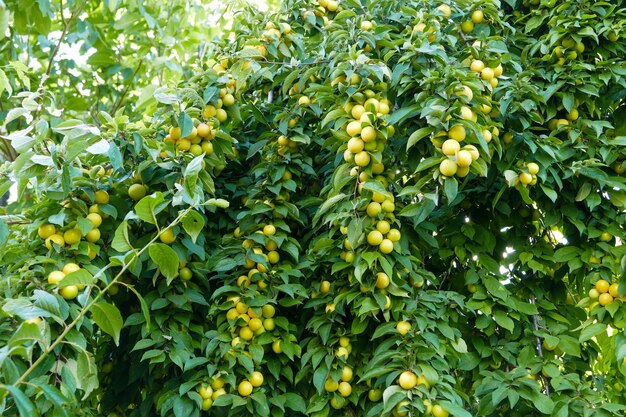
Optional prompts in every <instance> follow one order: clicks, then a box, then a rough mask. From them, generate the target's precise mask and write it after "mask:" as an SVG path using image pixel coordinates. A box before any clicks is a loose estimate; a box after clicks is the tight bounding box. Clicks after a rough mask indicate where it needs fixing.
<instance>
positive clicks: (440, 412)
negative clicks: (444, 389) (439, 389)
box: [431, 404, 450, 417]
mask: <svg viewBox="0 0 626 417" xmlns="http://www.w3.org/2000/svg"><path fill="white" fill-rule="evenodd" d="M431 414H432V415H433V417H448V416H449V415H450V413H448V412H447V411H446V410H444V408H443V407H442V406H440V405H439V404H435V405H433V410H432V411H431Z"/></svg>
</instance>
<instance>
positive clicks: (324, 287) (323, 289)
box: [320, 280, 330, 294]
mask: <svg viewBox="0 0 626 417" xmlns="http://www.w3.org/2000/svg"><path fill="white" fill-rule="evenodd" d="M328 291H330V281H326V280H324V281H322V282H321V283H320V292H321V293H322V294H326V293H327V292H328Z"/></svg>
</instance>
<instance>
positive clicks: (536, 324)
mask: <svg viewBox="0 0 626 417" xmlns="http://www.w3.org/2000/svg"><path fill="white" fill-rule="evenodd" d="M530 303H531V304H535V305H536V300H535V296H534V295H533V296H531V297H530ZM533 326H534V328H535V331H539V320H538V318H537V314H533ZM536 339H537V353H539V356H541V357H543V348H542V346H541V339H540V338H539V336H536ZM541 378H542V379H543V386H544V387H545V390H546V395H547V396H548V397H549V396H550V384H549V383H548V381H547V379H546V378H545V377H543V376H541Z"/></svg>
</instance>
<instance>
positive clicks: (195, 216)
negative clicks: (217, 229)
mask: <svg viewBox="0 0 626 417" xmlns="http://www.w3.org/2000/svg"><path fill="white" fill-rule="evenodd" d="M182 223H183V229H185V232H187V234H189V236H191V240H192V241H193V243H196V239H198V236H199V235H200V232H202V228H203V227H204V223H205V221H204V217H202V215H201V214H200V213H198V212H197V211H195V210H191V211H189V212H188V213H187V215H186V216H185V217H184V218H183V222H182Z"/></svg>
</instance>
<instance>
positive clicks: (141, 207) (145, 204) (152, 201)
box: [135, 192, 168, 225]
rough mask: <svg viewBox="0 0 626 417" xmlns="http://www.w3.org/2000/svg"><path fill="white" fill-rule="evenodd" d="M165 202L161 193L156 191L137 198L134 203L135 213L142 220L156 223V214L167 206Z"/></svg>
mask: <svg viewBox="0 0 626 417" xmlns="http://www.w3.org/2000/svg"><path fill="white" fill-rule="evenodd" d="M167 204H168V202H166V201H165V199H164V198H163V194H161V193H160V192H157V193H155V194H153V195H147V196H145V197H144V198H142V199H141V200H139V202H138V203H137V204H136V205H135V213H136V214H137V217H139V218H140V219H141V220H143V221H144V222H146V223H150V224H154V225H156V224H157V220H156V215H157V214H159V213H160V212H161V211H162V210H163V209H164V208H165V207H167Z"/></svg>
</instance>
